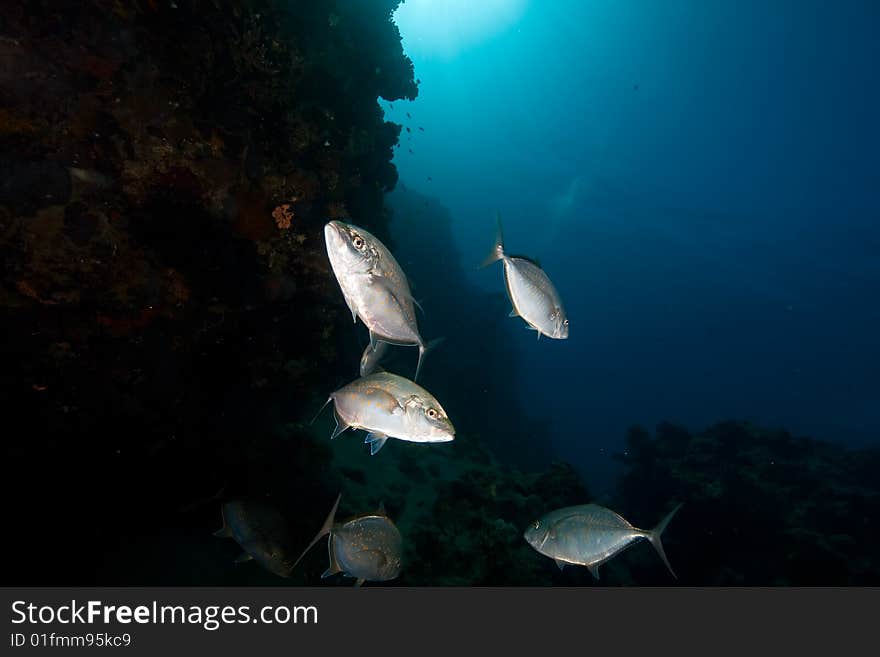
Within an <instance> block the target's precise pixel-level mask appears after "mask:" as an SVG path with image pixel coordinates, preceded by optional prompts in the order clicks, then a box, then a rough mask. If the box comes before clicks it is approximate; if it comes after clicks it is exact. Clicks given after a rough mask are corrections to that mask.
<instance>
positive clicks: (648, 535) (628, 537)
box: [217, 217, 681, 586]
mask: <svg viewBox="0 0 880 657" xmlns="http://www.w3.org/2000/svg"><path fill="white" fill-rule="evenodd" d="M324 243H325V246H326V250H327V257H328V260H329V262H330V268H331V270H332V272H333V275H334V277H335V278H336V281H337V283H338V284H339V288H340V290H341V292H342V297H343V299H344V301H345V303H346V305H347V306H348V308H349V310H350V311H351V316H352V320H353V321H354V322H355V323H357V320H358V319H360V320H361V322H362V323H363V324H364V326H366V328H367V331H368V334H369V340H368V342H367V344H366V345H365V347H364V351H363V353H362V355H361V359H360V364H359V374H360V376H359V377H358V378H357V379H355V380H354V381H351V382H350V383H348V384H346V385H344V386H342V387H341V388H339V389H338V390H335V391H333V392H331V393H330V394H329V396H328V398H327V400H326V402H325V403H324V406H322V407H321V410H319V411H318V413H319V414H320V412H321V411H322V410H323V408H324V407H326V406H327V405H328V404H331V403H332V405H333V417H334V419H335V422H336V424H335V427H334V429H333V430H332V432H331V434H330V438H331V439H333V438H336V437H337V436H339V435H340V434H342V433H343V432H344V431H346V430H347V429H360V430H363V431H365V432H366V437H365V439H364V443H365V444H368V445H369V447H370V455H371V456H374V455H376V454H377V453H378V452H379V451H380V450H381V449H382V448H383V446H384V445H385V444H386V442H387V440H388V439H389V438H395V439H397V440H400V441H403V442H412V443H448V442H451V441H453V440H454V439H455V427H454V425H453V423H452V421H451V420H450V418H449V416H448V415H447V414H446V411H445V410H444V409H443V407H442V406H441V404H440V402H439V401H438V400H437V399H436V398H435V397H434V396H433V395H432V394H431V393H430V392H428V391H427V390H426V389H425V388H423V387H422V386H421V385H419V384H417V383H416V382H415V381H416V380H417V379H418V376H419V374H420V372H421V368H422V362H423V360H424V357H425V355H426V354H427V353H428V352H429V351H430V350H431V349H432V348H433V347H435V346H436V345H437V344H438V343H439V342H440V340H442V338H440V339H437V340H433V341H431V342H426V341H425V340H424V339H423V338H422V335H421V332H420V330H419V326H418V322H417V320H416V313H415V309H416V307H417V306H418V303H417V302H416V300H415V299H414V298H413V296H412V292H411V288H410V283H409V280H408V279H407V277H406V274H405V273H404V271H403V269H402V268H401V266H400V264H399V263H398V262H397V260H396V259H395V258H394V256H393V255H392V254H391V252H390V251H389V250H388V249H387V248H386V247H385V245H384V244H382V242H381V241H380V240H379V239H378V238H377V237H376V236H374V235H373V234H371V233H370V232H369V231H367V230H366V229H364V228H362V227H359V226H355V225H353V224H348V223H345V222H342V221H339V220H333V221H330V222H328V223H327V224H326V225H325V226H324ZM499 260H500V261H501V262H502V265H503V273H504V284H505V288H506V290H507V295H508V298H509V299H510V304H511V307H512V310H511V312H510V316H511V317H519V318H521V319H522V320H523V321H524V322H525V323H526V327H527V328H529V329H531V330H533V331H536V332H537V335H538V338H539V339H540V337H541V336H542V335H544V336H547V337H548V338H552V339H555V340H565V339H567V338H568V335H569V320H568V316H567V315H566V312H565V307H564V305H563V303H562V298H561V296H560V294H559V292H558V291H557V289H556V287H555V286H554V285H553V283H552V281H551V280H550V277H549V276H548V275H547V272H545V271H544V269H543V268H542V267H541V266H540V265H539V264H538V263H537V262H536V261H534V260H532V259H530V258H526V257H523V256H513V255H509V254H508V253H507V252H506V251H505V248H504V240H503V236H502V228H501V220H500V218H497V217H496V238H495V244H494V246H493V248H492V251H491V253H490V254H489V256H488V257H487V258H486V260H485V261H484V262H483V266H484V267H485V266H488V265H490V264H492V263H494V262H497V261H499ZM392 345H398V346H414V347H418V351H419V356H418V362H417V364H416V368H415V373H414V375H413V378H412V380H410V379H407V378H405V377H403V376H400V375H398V374H394V373H392V372H387V371H385V370H384V369H383V368H382V367H381V366H380V364H379V363H380V361H381V360H382V359H383V358H384V357H385V356H386V354H387V352H388V348H389V346H392ZM316 417H317V416H316ZM313 421H314V420H313ZM341 497H342V495H341V493H340V495H339V496H338V497H337V498H336V502H335V504H334V505H333V508H332V509H331V511H330V514H329V515H328V516H327V519H326V520H325V522H324V524H323V526H322V527H321V529H320V531H319V532H318V535H317V536H316V537H315V538H314V540H312V542H311V543H310V544H309V545H308V546H307V547H306V548H305V550H304V551H303V553H302V554H301V555H300V556H299V558H298V559H297V560H296V561H294V562H291V561H290V560H289V558H288V557H287V553H286V552H285V551H284V550H283V549H282V547H281V543H282V542H281V541H279V540H278V539H277V538H276V536H275V535H273V532H272V531H271V529H272V528H273V527H277V526H278V524H279V523H278V518H277V517H276V516H277V514H275V515H273V514H272V513H268V512H266V511H265V510H261V509H259V508H248V507H246V506H244V505H243V504H242V503H241V502H240V501H235V500H233V501H231V502H227V503H225V504H224V505H223V528H222V529H221V530H220V531H219V532H218V533H217V535H220V536H229V537H232V538H234V539H235V540H236V542H238V543H239V545H241V547H242V548H243V549H244V554H243V555H242V557H240V558H239V559H238V560H237V561H247V560H255V561H257V562H259V563H260V564H262V565H263V566H264V567H265V568H266V569H267V570H269V571H271V572H273V573H275V574H277V575H279V576H282V577H289V576H290V574H291V572H292V571H293V569H294V568H295V567H296V565H297V564H299V562H300V561H301V560H302V558H303V557H304V556H305V555H306V554H307V553H308V552H309V550H311V548H312V547H314V545H315V544H316V543H317V542H318V541H319V540H321V538H323V537H324V536H327V537H328V541H327V548H328V556H329V565H328V567H327V570H326V571H324V574H323V575H322V577H329V576H331V575H334V574H336V573H342V574H344V575H345V576H347V577H352V578H354V579H355V582H356V585H357V586H360V585H361V584H363V583H364V582H367V581H371V582H381V581H387V580H391V579H394V578H396V577H398V576H399V574H400V572H401V568H402V554H403V549H402V545H403V540H402V537H401V534H400V531H399V530H398V529H397V527H396V526H395V524H394V522H393V521H392V520H391V518H390V517H389V516H388V514H387V513H386V511H385V509H384V508H380V509H379V510H378V511H376V512H373V513H367V514H362V515H359V516H355V517H353V518H350V519H348V520H345V521H343V522H337V521H336V512H337V509H338V507H339V502H340V499H341ZM680 507H681V504H679V505H678V506H676V507H675V508H674V509H672V510H671V511H670V512H669V513H668V514H667V515H666V516H665V517H664V518H663V519H662V520H661V521H660V523H658V525H657V526H656V527H654V528H653V529H651V530H644V529H639V528H637V527H635V526H633V525H631V524H630V523H629V522H628V521H627V520H625V519H624V518H623V517H622V516H620V515H619V514H617V513H616V512H614V511H612V510H610V509H606V508H604V507H602V506H598V505H596V504H583V505H580V506H572V507H566V508H563V509H556V510H551V511H549V512H547V513H546V514H545V515H544V516H542V517H541V518H539V519H538V520H535V521H534V522H533V523H532V524H531V525H530V526H529V527H528V528H526V530H525V532H524V534H523V538H524V540H525V541H526V542H527V543H528V544H529V545H530V546H531V547H532V548H534V549H535V550H536V551H537V552H538V553H540V554H542V555H544V556H547V557H549V558H551V559H553V560H554V561H555V562H556V564H557V565H558V566H559V568H560V569H561V568H564V567H565V566H566V565H580V566H585V567H586V568H588V569H589V571H590V572H591V573H592V574H593V576H594V577H596V578H597V579H598V578H599V566H600V565H601V564H603V563H605V562H607V561H608V560H609V559H611V558H613V557H614V556H616V555H617V554H619V553H620V552H622V551H623V550H625V549H626V548H627V547H629V546H630V545H632V544H633V543H635V542H636V541H638V540H641V539H645V540H647V541H649V542H650V543H651V545H652V546H653V547H654V549H655V550H656V551H657V553H658V554H659V556H660V558H661V559H662V561H663V563H664V564H665V565H666V567H667V568H668V570H669V572H670V573H671V574H672V576H673V577H675V573H674V571H673V570H672V566H671V565H670V564H669V561H668V559H667V558H666V554H665V552H664V550H663V545H662V543H661V542H660V535H661V534H662V533H663V531H664V530H665V529H666V526H667V525H668V524H669V521H670V520H671V519H672V517H673V516H674V515H675V513H676V512H677V511H678V509H679V508H680ZM258 511H260V512H258ZM279 531H280V530H279Z"/></svg>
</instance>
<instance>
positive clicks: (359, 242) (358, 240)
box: [351, 235, 364, 251]
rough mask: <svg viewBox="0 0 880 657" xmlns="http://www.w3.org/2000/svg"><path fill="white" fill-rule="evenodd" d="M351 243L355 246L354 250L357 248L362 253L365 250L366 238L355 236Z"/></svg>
mask: <svg viewBox="0 0 880 657" xmlns="http://www.w3.org/2000/svg"><path fill="white" fill-rule="evenodd" d="M351 243H352V244H353V245H354V248H356V249H357V250H358V251H360V250H361V249H362V248H364V238H363V237H361V236H360V235H355V236H354V237H352V238H351Z"/></svg>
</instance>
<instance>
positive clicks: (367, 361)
mask: <svg viewBox="0 0 880 657" xmlns="http://www.w3.org/2000/svg"><path fill="white" fill-rule="evenodd" d="M387 351H388V343H387V342H377V343H376V344H375V345H373V344H368V345H367V346H366V347H365V348H364V353H363V354H362V355H361V376H367V375H368V374H372V373H373V372H381V371H383V370H382V368H381V367H379V361H380V360H382V359H383V358H384V357H385V353H386V352H387Z"/></svg>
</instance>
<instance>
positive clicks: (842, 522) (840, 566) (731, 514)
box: [619, 422, 880, 585]
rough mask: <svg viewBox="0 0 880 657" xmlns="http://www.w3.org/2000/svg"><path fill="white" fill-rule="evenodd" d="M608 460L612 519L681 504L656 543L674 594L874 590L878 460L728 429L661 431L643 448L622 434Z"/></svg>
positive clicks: (637, 438) (640, 437)
mask: <svg viewBox="0 0 880 657" xmlns="http://www.w3.org/2000/svg"><path fill="white" fill-rule="evenodd" d="M619 458H621V460H622V461H623V462H624V463H625V464H626V466H627V471H626V473H625V474H624V475H623V477H622V478H621V482H620V507H621V509H620V510H621V512H629V511H632V512H638V513H639V515H640V516H646V517H649V518H657V519H659V518H660V516H661V515H662V512H663V511H664V510H665V509H666V508H667V506H668V504H670V502H672V501H680V502H684V506H683V507H682V510H681V511H680V513H679V515H678V517H676V518H675V520H674V521H673V523H672V524H671V525H670V528H669V530H668V531H667V534H664V544H665V546H666V552H667V554H668V556H669V559H670V561H671V562H672V564H673V567H674V568H675V569H676V572H677V574H678V575H679V578H680V580H681V582H682V583H685V584H695V585H876V584H878V583H880V562H878V560H877V559H876V547H875V546H876V544H877V541H878V539H880V531H878V526H880V485H878V483H877V479H876V472H877V467H878V466H880V451H878V450H861V451H858V450H849V449H846V448H844V447H842V446H839V445H835V444H832V443H826V442H821V441H817V440H811V439H806V438H795V437H792V436H791V435H789V434H788V433H787V432H785V431H778V430H766V429H759V428H756V427H754V426H751V425H749V424H745V423H739V422H724V423H721V424H716V425H714V426H712V427H710V428H709V429H707V430H705V431H703V432H700V433H690V432H689V431H687V430H685V429H683V428H681V427H677V426H674V425H672V424H668V423H667V424H662V425H660V426H659V427H658V428H657V432H656V436H654V437H651V436H650V435H649V434H648V433H647V432H645V431H644V430H643V429H640V428H633V429H632V430H630V432H629V435H628V437H627V449H626V452H625V455H621V456H620V457H619ZM624 515H626V513H624ZM648 577H650V575H649V574H647V573H645V574H641V575H640V576H639V578H638V579H639V581H640V582H642V581H646V580H645V579H644V578H648ZM647 581H650V580H647Z"/></svg>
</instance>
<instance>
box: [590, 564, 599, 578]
mask: <svg viewBox="0 0 880 657" xmlns="http://www.w3.org/2000/svg"><path fill="white" fill-rule="evenodd" d="M587 570H589V571H590V574H592V575H593V577H595V578H596V579H599V564H597V563H593V564H588V565H587Z"/></svg>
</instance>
